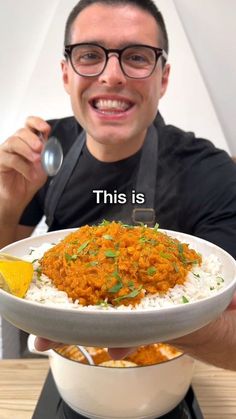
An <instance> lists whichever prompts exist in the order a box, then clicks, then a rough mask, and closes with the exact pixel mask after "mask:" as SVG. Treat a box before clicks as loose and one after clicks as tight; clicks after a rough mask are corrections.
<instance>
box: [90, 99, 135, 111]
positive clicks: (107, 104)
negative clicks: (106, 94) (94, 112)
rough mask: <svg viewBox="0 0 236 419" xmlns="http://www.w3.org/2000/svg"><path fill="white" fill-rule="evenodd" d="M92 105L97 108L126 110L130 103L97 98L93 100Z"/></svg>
mask: <svg viewBox="0 0 236 419" xmlns="http://www.w3.org/2000/svg"><path fill="white" fill-rule="evenodd" d="M94 106H95V107H96V108H97V109H99V110H103V111H104V110H117V111H126V110H127V109H128V108H129V107H130V105H129V104H128V103H127V102H123V101H121V100H110V99H109V100H106V99H98V100H96V101H95V102H94Z"/></svg>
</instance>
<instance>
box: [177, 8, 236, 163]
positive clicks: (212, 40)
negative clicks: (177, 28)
mask: <svg viewBox="0 0 236 419" xmlns="http://www.w3.org/2000/svg"><path fill="white" fill-rule="evenodd" d="M174 3H175V5H176V8H177V11H178V14H179V17H180V19H181V22H182V24H183V27H184V29H185V31H186V34H187V36H188V39H189V42H190V45H191V48H192V51H193V53H194V55H195V58H196V60H197V62H198V65H199V68H200V70H201V73H202V75H203V78H204V81H205V84H206V86H207V89H208V91H209V94H210V97H211V99H212V102H213V104H214V108H215V110H216V113H217V115H218V118H219V120H220V121H221V125H222V128H223V131H224V134H225V136H226V138H227V141H228V143H229V146H230V149H231V151H232V153H233V154H234V155H236V141H235V122H234V121H235V109H236V77H235V74H236V42H235V19H236V1H235V0H195V1H194V0H191V1H189V0H174Z"/></svg>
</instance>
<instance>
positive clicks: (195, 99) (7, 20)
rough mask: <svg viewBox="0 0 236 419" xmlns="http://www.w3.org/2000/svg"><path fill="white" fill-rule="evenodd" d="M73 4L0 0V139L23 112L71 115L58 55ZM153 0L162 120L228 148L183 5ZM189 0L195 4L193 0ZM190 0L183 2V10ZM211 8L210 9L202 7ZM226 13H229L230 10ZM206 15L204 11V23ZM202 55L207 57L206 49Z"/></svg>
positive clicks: (17, 124)
mask: <svg viewBox="0 0 236 419" xmlns="http://www.w3.org/2000/svg"><path fill="white" fill-rule="evenodd" d="M204 1H205V3H207V2H211V1H212V0H204ZM224 1H225V0H214V5H215V6H216V5H217V4H220V5H221V6H222V4H225V3H224ZM227 1H231V0H226V3H227ZM233 1H234V0H233ZM75 3H76V1H75V0H51V1H50V2H48V1H47V0H41V1H40V2H38V1H36V0H21V1H20V2H18V0H0V46H1V58H0V59H1V65H0V91H1V96H0V113H1V120H0V141H3V140H4V139H5V138H6V137H7V136H9V135H10V134H11V133H13V132H14V131H15V130H16V129H17V128H18V127H20V126H21V125H22V124H23V123H24V120H25V118H26V116H28V115H33V114H34V115H38V116H41V117H43V118H45V119H47V118H56V117H61V116H66V115H70V114H71V109H70V103H69V98H68V97H67V95H66V93H65V92H64V90H63V87H62V82H61V73H60V60H61V58H62V45H63V35H64V24H65V20H66V18H67V15H68V13H69V11H70V10H71V8H72V7H73V6H74V5H75ZM156 3H157V5H158V6H159V8H160V10H161V11H162V12H163V15H164V17H165V20H166V24H167V29H168V32H169V37H170V57H169V61H170V63H171V65H172V72H171V80H170V86H169V89H168V92H167V94H166V96H165V98H163V100H162V103H161V105H160V109H161V112H162V114H163V116H164V118H165V119H166V121H167V122H169V123H173V124H175V125H178V126H179V127H181V128H183V129H186V130H190V131H194V132H195V133H196V134H197V135H199V136H204V137H205V138H209V139H211V140H212V141H213V142H214V143H215V144H216V145H217V146H219V147H221V148H224V149H226V150H229V142H228V141H227V140H228V138H227V140H226V138H225V135H224V133H225V132H226V130H225V129H224V132H223V129H222V128H223V125H222V119H221V120H219V113H218V114H216V110H217V106H216V104H215V103H213V102H212V98H213V95H212V94H211V92H210V90H208V89H209V86H208V85H206V78H203V76H202V74H203V72H201V67H199V59H198V56H197V55H196V51H195V49H194V48H193V47H192V44H193V42H192V39H190V37H189V34H188V33H187V31H186V27H185V26H183V18H184V13H183V14H182V15H181V10H183V9H184V11H185V12H186V10H187V9H186V7H184V6H185V4H184V1H183V0H156ZM193 3H194V9H195V8H196V4H199V0H195V1H194V2H193ZM200 3H201V2H200ZM191 4H192V2H191V3H190V2H188V11H189V9H190V11H191ZM176 6H178V9H177V8H176ZM181 7H182V9H181ZM208 9H209V8H208ZM215 9H216V8H215V7H213V8H212V9H211V8H210V10H208V12H209V11H212V12H214V10H215ZM226 9H227V8H226ZM227 13H229V15H230V11H229V12H227ZM213 15H214V14H213ZM185 18H186V16H185ZM192 19H193V20H194V16H192ZM211 19H212V13H209V25H210V20H211ZM219 23H220V22H219ZM215 26H217V25H215ZM188 29H189V28H188ZM225 31H227V25H224V32H225ZM190 32H191V31H190ZM206 35H207V34H206ZM192 37H193V38H194V39H196V38H197V37H198V34H197V33H195V32H193V33H192ZM203 48H204V45H203ZM223 53H224V51H219V54H223ZM235 55H236V54H235ZM208 57H209V60H210V59H211V54H209V55H208ZM232 58H233V57H232ZM234 61H235V62H236V59H235V60H234ZM223 62H224V59H223V58H222V63H223ZM232 107H233V104H232ZM232 112H233V111H232ZM223 122H224V121H223ZM224 128H225V127H224ZM231 150H232V147H231Z"/></svg>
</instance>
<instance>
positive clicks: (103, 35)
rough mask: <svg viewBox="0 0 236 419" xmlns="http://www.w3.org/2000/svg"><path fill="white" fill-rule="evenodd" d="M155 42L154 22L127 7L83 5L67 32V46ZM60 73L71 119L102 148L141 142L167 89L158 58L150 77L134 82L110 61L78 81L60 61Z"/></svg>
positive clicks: (114, 60)
mask: <svg viewBox="0 0 236 419" xmlns="http://www.w3.org/2000/svg"><path fill="white" fill-rule="evenodd" d="M160 39H161V38H160V33H159V28H158V26H157V23H156V21H155V19H154V17H153V16H152V15H150V14H149V13H147V12H145V11H143V10H141V9H139V8H138V7H135V6H130V5H125V6H124V5H116V6H106V5H103V4H99V3H98V4H94V5H91V6H88V7H87V8H85V9H84V10H83V11H82V12H81V13H80V14H79V15H78V16H77V18H76V20H75V22H74V24H73V27H72V32H71V44H74V43H82V42H85V43H90V42H91V43H97V44H99V45H101V46H103V47H105V48H124V47H125V46H127V45H134V44H146V45H151V46H155V47H161V41H160ZM62 70H63V81H64V86H65V89H66V91H67V92H68V94H69V95H70V98H71V104H72V109H73V112H74V115H75V117H76V119H77V120H78V121H79V123H80V124H81V125H82V126H83V128H84V129H85V131H86V132H87V134H88V138H90V141H93V142H94V143H96V144H97V145H98V143H100V144H104V145H108V146H110V145H115V144H116V145H119V144H120V145H121V144H123V145H125V143H129V144H130V145H131V144H132V143H133V144H138V143H140V142H141V143H142V141H143V139H144V137H145V134H146V130H147V128H148V126H149V125H150V124H151V123H152V121H153V119H154V117H155V115H156V112H157V107H158V102H159V99H160V98H161V96H162V95H163V94H164V93H165V90H166V87H167V82H168V75H169V66H165V68H164V70H163V68H162V65H161V58H159V60H158V64H157V67H156V69H155V71H154V72H153V74H152V75H151V76H150V77H148V78H147V79H140V80H137V79H130V78H128V77H126V76H125V75H124V74H123V72H122V70H121V68H120V65H119V61H118V59H117V57H116V56H112V57H110V58H109V60H108V63H107V66H106V68H105V70H104V71H103V73H102V74H101V75H99V76H97V77H90V78H89V77H82V76H79V75H78V74H76V73H75V72H74V70H73V69H72V67H71V64H70V63H69V61H68V62H67V61H66V62H65V61H63V63H62ZM134 149H135V147H134Z"/></svg>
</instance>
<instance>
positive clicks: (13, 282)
mask: <svg viewBox="0 0 236 419" xmlns="http://www.w3.org/2000/svg"><path fill="white" fill-rule="evenodd" d="M32 278H33V265H32V263H30V262H27V261H24V260H0V288H2V289H4V291H7V292H9V293H10V294H13V295H15V296H16V297H20V298H23V297H24V296H25V294H26V292H27V290H28V288H29V285H30V283H31V280H32Z"/></svg>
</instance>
